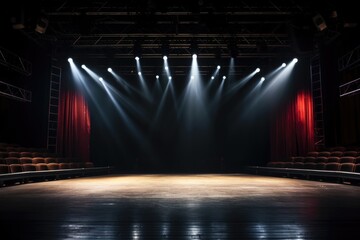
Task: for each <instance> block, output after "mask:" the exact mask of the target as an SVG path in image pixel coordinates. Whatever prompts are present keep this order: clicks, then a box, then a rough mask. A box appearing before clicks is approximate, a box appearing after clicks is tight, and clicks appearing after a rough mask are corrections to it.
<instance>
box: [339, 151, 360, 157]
mask: <svg viewBox="0 0 360 240" xmlns="http://www.w3.org/2000/svg"><path fill="white" fill-rule="evenodd" d="M357 155H358V153H357V151H345V152H344V154H343V156H350V157H356V156H357Z"/></svg>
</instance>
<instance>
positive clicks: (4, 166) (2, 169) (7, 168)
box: [0, 164, 10, 174]
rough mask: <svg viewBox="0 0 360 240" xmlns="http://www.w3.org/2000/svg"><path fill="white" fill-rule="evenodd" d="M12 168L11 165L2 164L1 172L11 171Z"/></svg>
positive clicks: (0, 166)
mask: <svg viewBox="0 0 360 240" xmlns="http://www.w3.org/2000/svg"><path fill="white" fill-rule="evenodd" d="M9 172H10V169H9V165H7V164H0V174H2V173H9Z"/></svg>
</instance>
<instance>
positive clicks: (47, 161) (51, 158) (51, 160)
mask: <svg viewBox="0 0 360 240" xmlns="http://www.w3.org/2000/svg"><path fill="white" fill-rule="evenodd" d="M56 162H57V161H56V158H53V157H47V158H45V163H56Z"/></svg>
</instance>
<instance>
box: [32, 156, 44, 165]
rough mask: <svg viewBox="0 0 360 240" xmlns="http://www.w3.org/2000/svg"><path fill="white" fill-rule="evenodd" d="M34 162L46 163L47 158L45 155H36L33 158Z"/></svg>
mask: <svg viewBox="0 0 360 240" xmlns="http://www.w3.org/2000/svg"><path fill="white" fill-rule="evenodd" d="M32 163H33V164H38V163H45V159H44V158H43V157H34V158H33V159H32Z"/></svg>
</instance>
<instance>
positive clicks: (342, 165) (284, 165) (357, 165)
mask: <svg viewBox="0 0 360 240" xmlns="http://www.w3.org/2000/svg"><path fill="white" fill-rule="evenodd" d="M251 169H256V171H257V172H259V171H262V172H272V173H281V174H286V175H287V176H292V175H302V176H305V177H306V178H309V177H310V176H318V177H332V178H338V179H342V180H344V179H350V180H359V179H360V149H359V148H345V147H337V148H329V149H325V150H323V151H311V152H308V153H307V154H306V155H305V156H293V157H291V158H289V159H287V160H284V161H271V162H268V163H267V166H266V167H251Z"/></svg>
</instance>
